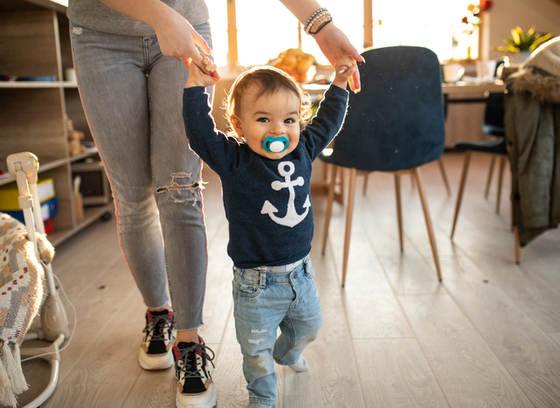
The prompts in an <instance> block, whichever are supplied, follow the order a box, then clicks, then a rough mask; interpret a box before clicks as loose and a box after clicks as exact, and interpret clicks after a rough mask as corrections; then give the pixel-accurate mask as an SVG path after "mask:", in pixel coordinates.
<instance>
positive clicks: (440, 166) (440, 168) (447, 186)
mask: <svg viewBox="0 0 560 408" xmlns="http://www.w3.org/2000/svg"><path fill="white" fill-rule="evenodd" d="M438 164H439V170H440V171H441V177H442V178H443V184H445V189H446V190H447V195H449V196H450V195H451V189H450V188H449V182H448V181H447V174H446V173H445V167H443V160H441V158H440V159H438Z"/></svg>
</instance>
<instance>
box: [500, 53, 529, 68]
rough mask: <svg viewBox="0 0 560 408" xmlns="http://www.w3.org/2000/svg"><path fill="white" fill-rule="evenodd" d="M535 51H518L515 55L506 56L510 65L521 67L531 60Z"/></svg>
mask: <svg viewBox="0 0 560 408" xmlns="http://www.w3.org/2000/svg"><path fill="white" fill-rule="evenodd" d="M532 53H533V51H518V52H514V53H510V54H509V53H508V55H507V56H506V57H507V58H508V60H509V65H513V66H519V65H521V64H523V63H524V62H525V61H527V60H528V59H529V57H530V56H531V54H532Z"/></svg>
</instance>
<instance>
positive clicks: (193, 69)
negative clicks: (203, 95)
mask: <svg viewBox="0 0 560 408" xmlns="http://www.w3.org/2000/svg"><path fill="white" fill-rule="evenodd" d="M199 56H200V58H201V60H202V66H203V68H200V67H199V66H198V65H196V64H193V63H192V62H191V63H187V64H188V66H189V79H188V80H187V84H186V85H185V88H191V87H193V86H203V87H205V88H206V87H208V86H212V85H214V84H216V82H218V80H219V79H220V75H219V74H218V70H217V69H216V68H217V66H216V64H214V61H212V60H211V59H210V58H208V57H207V56H206V55H204V54H203V53H200V54H199Z"/></svg>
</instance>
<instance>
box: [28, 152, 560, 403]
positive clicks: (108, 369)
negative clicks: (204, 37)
mask: <svg viewBox="0 0 560 408" xmlns="http://www.w3.org/2000/svg"><path fill="white" fill-rule="evenodd" d="M462 158H463V155H462V154H457V153H446V154H445V155H444V157H443V160H444V163H445V166H446V169H447V173H448V178H449V181H450V184H451V187H452V195H451V196H448V195H447V194H446V191H445V188H444V185H443V182H442V178H441V174H440V173H439V168H438V167H437V165H436V164H435V163H432V164H428V165H427V166H425V167H424V168H423V169H422V175H423V180H424V183H425V190H426V192H427V194H428V203H429V206H430V212H431V215H432V219H433V224H434V229H435V233H436V240H437V245H438V250H439V255H440V261H441V265H442V274H443V282H442V283H439V282H438V281H437V279H436V272H435V267H434V264H433V260H432V255H431V251H430V246H429V241H428V239H427V233H426V227H425V223H424V219H423V214H422V209H421V206H420V200H419V198H418V191H417V188H415V186H414V185H413V184H412V180H409V179H408V178H403V180H402V182H401V185H402V197H403V214H404V232H405V248H404V252H402V253H401V252H400V251H399V246H398V245H399V244H398V230H397V224H396V208H395V194H394V183H393V178H392V176H391V175H388V174H382V173H375V174H372V175H370V176H369V179H368V188H367V193H366V195H362V194H361V192H360V193H358V195H357V197H356V207H355V213H354V223H353V229H352V242H351V245H350V262H349V269H348V276H347V282H346V287H345V288H344V289H343V288H341V287H340V279H341V263H342V241H343V233H344V214H345V212H344V208H343V207H342V206H341V205H340V204H335V205H334V207H333V219H332V222H331V229H330V233H329V243H328V246H327V252H326V254H325V255H324V256H322V255H321V253H320V247H321V242H320V240H321V236H322V231H323V219H324V218H323V217H324V211H325V205H326V194H324V193H323V192H315V193H314V194H313V197H312V198H313V206H314V212H315V224H316V231H315V241H314V245H313V251H312V254H311V255H312V259H313V263H314V267H315V270H316V274H317V285H318V288H319V292H320V295H321V300H322V305H323V313H324V327H323V329H322V330H321V332H320V335H319V338H318V340H317V341H316V342H315V343H313V344H312V345H311V346H310V347H309V348H308V349H307V350H306V351H305V356H306V358H307V360H308V361H309V363H310V366H311V370H310V371H309V372H307V373H299V374H296V373H294V372H292V371H291V370H289V369H286V368H285V367H278V373H279V384H278V394H279V399H278V404H277V407H278V408H299V407H301V408H323V407H333V408H335V407H336V408H341V407H348V408H361V407H368V408H369V407H390V408H394V407H406V408H408V407H468V408H471V407H507V408H510V407H539V408H540V407H559V406H560V231H558V230H551V231H548V232H547V233H545V234H543V235H541V236H539V237H538V238H537V239H535V240H534V241H533V242H531V243H530V244H529V245H528V246H526V247H525V248H522V249H521V264H520V265H516V264H515V262H514V246H513V234H512V232H511V229H510V205H509V202H508V196H509V190H510V187H509V176H508V177H506V184H505V186H504V190H503V191H504V194H503V195H502V201H503V202H502V206H501V212H500V214H496V212H495V200H496V194H495V193H496V180H494V184H493V186H492V189H491V191H490V196H489V198H488V199H484V197H483V193H484V187H485V181H486V175H487V172H488V165H489V163H490V157H489V156H485V155H483V154H475V155H474V156H473V160H472V162H471V171H470V174H469V178H468V181H467V187H466V191H465V197H464V201H463V206H462V211H461V214H460V217H459V222H458V225H457V229H456V232H455V237H454V240H453V241H451V240H450V239H449V233H450V230H451V221H452V216H453V211H454V208H455V199H456V193H457V187H458V182H459V176H460V171H461V164H462ZM507 171H509V170H507ZM494 175H495V176H496V172H494ZM205 177H206V178H207V179H208V181H209V184H208V185H207V188H206V190H205V192H204V195H205V212H206V220H207V226H208V246H209V268H208V283H207V293H206V303H205V327H204V328H203V330H202V336H203V337H204V338H205V340H206V342H207V343H208V344H209V345H210V346H211V347H212V348H213V349H214V351H215V352H216V360H215V363H216V369H215V372H214V378H215V381H216V384H217V389H218V406H219V407H220V408H221V407H224V408H225V407H231V408H234V407H245V405H246V403H247V395H246V391H245V382H244V379H243V375H242V371H241V355H240V352H239V347H238V345H237V342H236V340H235V333H234V329H233V318H232V300H231V293H230V290H231V289H230V288H231V284H230V282H231V262H230V260H229V258H228V257H227V254H226V244H227V224H226V221H225V217H224V212H223V209H222V204H221V198H220V190H219V183H218V181H217V179H216V177H215V175H213V174H212V173H209V172H207V173H206V176H205ZM359 180H360V179H359ZM359 182H361V181H359ZM360 190H361V189H360ZM53 269H54V271H55V273H56V274H57V275H58V277H59V278H60V281H61V282H62V285H63V287H64V289H65V291H66V294H67V295H68V297H69V299H70V300H71V301H72V303H73V304H74V305H75V307H76V310H77V318H78V320H77V324H76V331H75V335H74V337H73V339H72V341H71V343H70V345H69V346H68V348H67V349H66V350H64V351H63V352H62V363H61V372H60V380H59V385H58V387H57V389H56V391H55V393H54V395H53V396H52V398H51V399H50V400H49V401H48V402H47V403H46V404H45V407H48V408H70V407H79V408H87V407H96V408H117V407H126V408H148V407H158V408H165V407H174V406H175V405H174V403H175V402H174V400H175V384H174V383H173V381H172V377H173V373H172V370H167V371H163V372H146V371H143V370H142V369H141V368H140V367H139V366H138V363H137V355H138V346H139V343H140V340H141V335H142V328H143V324H144V306H143V303H142V300H141V298H140V296H139V293H138V291H137V290H136V288H135V285H134V282H133V279H132V277H131V275H130V273H129V272H128V270H127V267H126V264H125V262H124V260H123V257H122V254H121V252H120V247H119V244H118V240H117V235H116V227H115V222H114V218H113V219H112V220H111V221H109V222H101V221H99V222H97V223H95V224H94V225H92V226H91V227H88V228H87V229H85V230H84V231H82V232H80V233H79V234H78V235H76V236H75V237H74V238H73V239H71V240H70V241H68V242H65V243H63V244H61V245H59V247H58V248H57V255H56V257H55V261H54V264H53ZM67 310H68V314H69V317H70V320H71V321H74V316H73V312H72V310H71V308H70V306H68V308H67ZM24 367H25V373H26V375H27V379H28V382H29V383H30V384H31V386H32V390H31V391H29V392H27V393H25V394H23V395H22V396H21V397H20V401H21V403H22V404H24V403H25V402H26V401H28V400H29V399H30V398H31V397H32V396H33V395H34V393H36V392H37V391H36V390H37V389H39V388H40V387H41V386H42V385H44V384H45V382H46V377H47V376H48V365H47V363H45V362H42V361H33V362H26V363H24Z"/></svg>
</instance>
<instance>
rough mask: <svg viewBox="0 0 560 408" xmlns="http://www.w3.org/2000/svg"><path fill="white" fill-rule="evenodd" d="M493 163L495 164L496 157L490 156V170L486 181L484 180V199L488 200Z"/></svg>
mask: <svg viewBox="0 0 560 408" xmlns="http://www.w3.org/2000/svg"><path fill="white" fill-rule="evenodd" d="M494 163H496V155H494V154H493V155H492V160H491V161H490V169H489V170H488V180H486V188H485V189H484V198H488V193H489V192H490V184H491V183H492V175H493V174H494Z"/></svg>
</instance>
